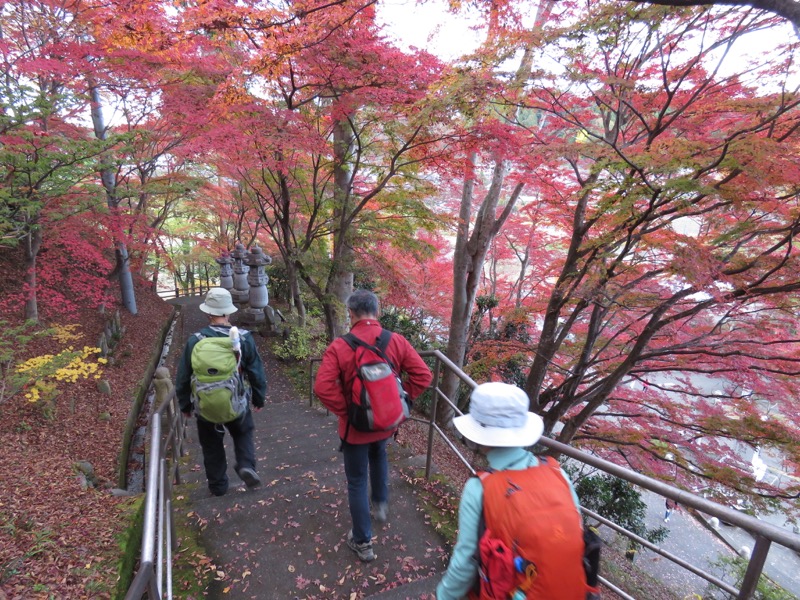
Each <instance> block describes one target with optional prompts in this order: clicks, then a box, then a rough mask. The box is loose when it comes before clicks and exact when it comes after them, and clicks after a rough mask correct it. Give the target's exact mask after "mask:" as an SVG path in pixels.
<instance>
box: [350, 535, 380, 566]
mask: <svg viewBox="0 0 800 600" xmlns="http://www.w3.org/2000/svg"><path fill="white" fill-rule="evenodd" d="M347 547H348V548H350V550H352V551H353V552H355V553H356V556H358V560H360V561H361V562H372V561H373V560H375V553H374V552H373V551H372V540H370V541H368V542H363V543H361V544H357V543H356V541H355V540H354V539H353V530H352V529H351V530H350V531H349V532H348V533H347Z"/></svg>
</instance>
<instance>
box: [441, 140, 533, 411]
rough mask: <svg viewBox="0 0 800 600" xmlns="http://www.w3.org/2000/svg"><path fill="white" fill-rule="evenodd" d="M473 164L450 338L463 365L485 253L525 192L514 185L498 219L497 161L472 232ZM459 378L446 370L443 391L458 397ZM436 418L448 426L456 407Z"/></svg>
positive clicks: (500, 174)
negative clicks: (470, 228)
mask: <svg viewBox="0 0 800 600" xmlns="http://www.w3.org/2000/svg"><path fill="white" fill-rule="evenodd" d="M469 161H470V164H469V166H468V169H467V171H468V172H467V173H466V174H465V180H464V189H463V192H462V195H461V210H460V212H459V225H458V233H457V235H456V247H455V252H454V259H453V308H452V311H451V314H450V329H449V336H448V340H447V353H446V354H447V358H449V359H450V360H451V361H453V363H454V364H455V365H456V366H457V367H459V368H461V367H462V366H463V365H464V357H465V355H466V351H467V341H468V340H467V338H468V333H469V326H470V320H471V318H472V311H473V308H474V305H475V296H476V294H477V292H478V284H479V283H480V280H481V272H482V270H483V264H484V261H485V259H486V253H487V252H488V251H489V246H490V245H491V243H492V240H493V239H494V237H495V236H496V235H497V233H498V232H499V231H500V228H501V227H502V226H503V223H505V221H506V219H507V218H508V216H509V215H510V214H511V211H512V210H513V208H514V205H515V204H516V201H517V199H518V198H519V196H520V194H521V193H522V188H523V184H521V183H519V184H517V186H516V187H515V188H514V191H513V192H512V194H511V197H510V198H509V200H508V203H507V204H506V206H505V207H504V208H503V212H502V213H501V215H500V216H499V217H497V218H495V212H496V210H497V206H498V204H499V200H500V193H501V191H502V186H503V183H504V182H505V176H506V166H505V164H504V163H503V161H497V162H495V166H494V171H493V173H492V183H491V185H490V186H489V190H488V191H487V192H486V196H485V197H484V199H483V201H482V202H481V206H480V209H479V210H478V214H477V215H476V217H475V224H474V227H473V230H472V234H471V235H470V234H469V224H470V215H471V212H472V198H473V188H474V173H473V172H471V171H474V165H475V161H476V157H475V156H474V155H473V156H471V157H470V159H469ZM458 386H459V378H458V377H457V376H456V375H455V374H454V373H452V372H451V371H446V372H445V374H444V377H443V379H442V391H443V392H444V394H445V395H446V396H447V397H448V398H450V399H451V400H456V399H457V396H456V394H457V393H458ZM436 413H437V414H436V419H437V421H438V423H439V425H440V426H442V427H449V426H450V424H451V422H452V420H453V416H454V411H453V409H452V408H451V407H450V406H449V405H448V404H446V403H444V402H442V403H440V404H439V405H438V406H437V410H436Z"/></svg>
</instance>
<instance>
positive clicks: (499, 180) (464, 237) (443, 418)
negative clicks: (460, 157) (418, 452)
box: [436, 0, 553, 427]
mask: <svg viewBox="0 0 800 600" xmlns="http://www.w3.org/2000/svg"><path fill="white" fill-rule="evenodd" d="M552 8H553V1H552V0H547V1H546V2H544V3H542V5H540V7H539V9H538V10H537V13H536V19H535V21H534V24H533V30H532V31H533V33H535V32H536V31H538V30H539V29H541V27H542V26H543V25H544V23H545V22H546V21H547V20H548V19H549V18H550V14H551V12H552ZM490 33H491V32H490ZM536 37H537V36H535V35H531V36H530V37H529V41H528V42H527V43H526V45H525V49H524V52H523V56H522V59H521V61H520V65H519V67H518V68H517V71H516V73H515V75H514V83H513V84H512V89H514V88H519V89H522V88H523V87H524V85H525V83H526V82H527V80H528V78H529V77H530V74H531V70H532V65H533V44H534V43H535V39H536ZM514 110H515V108H514V105H513V103H512V104H511V105H510V106H509V108H508V109H507V112H508V113H509V116H510V115H511V113H512V112H513V111H514ZM476 161H477V157H476V155H474V154H473V155H472V156H470V158H469V164H468V165H467V172H466V173H465V179H464V190H463V193H462V196H461V209H460V212H459V224H458V233H457V236H456V247H455V253H454V259H453V309H452V313H451V317H450V330H449V336H448V340H447V358H449V359H450V360H451V361H453V363H455V364H456V366H458V367H459V368H461V367H463V365H464V357H465V354H466V351H467V341H468V332H469V327H470V319H471V318H472V311H473V307H474V304H475V295H476V293H477V290H478V284H479V283H480V277H481V272H482V270H483V263H484V260H485V259H486V253H487V251H488V250H489V246H490V245H491V243H492V240H493V239H494V237H495V236H496V235H497V234H498V233H499V231H500V228H501V227H502V226H503V223H505V221H506V219H507V218H508V216H509V215H510V214H511V211H512V209H513V208H514V204H515V203H516V201H517V198H519V195H520V194H521V193H522V188H523V184H521V183H519V184H517V186H516V187H515V189H514V191H513V192H512V194H511V197H510V198H509V200H508V203H507V204H506V206H505V208H504V209H503V212H502V214H501V215H500V216H499V217H498V218H497V219H495V211H496V209H497V206H498V201H499V199H500V193H501V191H502V186H503V183H504V182H505V175H506V166H505V164H503V162H502V161H495V165H494V172H493V173H492V181H491V185H490V187H489V190H488V191H487V193H486V196H485V197H484V199H483V201H482V203H481V206H480V208H479V209H478V214H477V215H476V217H475V225H474V228H473V231H472V234H471V235H470V233H469V226H470V215H471V212H472V196H473V187H474V183H473V178H474V177H475V173H474V169H475V165H476ZM458 386H459V379H458V377H456V376H455V375H454V374H452V373H450V372H449V371H446V372H445V374H444V377H443V378H442V390H443V392H444V393H445V394H446V395H447V397H448V398H450V399H453V400H455V399H456V394H457V392H458ZM436 413H437V414H436V419H437V422H438V423H439V425H440V426H441V427H450V425H451V423H452V420H453V416H454V411H453V410H452V408H450V407H449V406H448V405H447V404H445V403H444V402H441V403H439V404H438V406H437V410H436Z"/></svg>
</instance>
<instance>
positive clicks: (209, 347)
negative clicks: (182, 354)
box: [192, 333, 250, 423]
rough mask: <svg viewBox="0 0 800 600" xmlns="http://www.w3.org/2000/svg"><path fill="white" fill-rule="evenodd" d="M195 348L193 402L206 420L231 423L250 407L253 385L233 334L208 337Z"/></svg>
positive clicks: (193, 349)
mask: <svg viewBox="0 0 800 600" xmlns="http://www.w3.org/2000/svg"><path fill="white" fill-rule="evenodd" d="M195 335H196V336H197V337H199V338H200V341H199V342H197V343H196V344H195V345H194V348H192V401H193V402H194V405H195V410H196V411H197V414H199V415H200V416H201V417H202V418H203V419H205V420H206V421H210V422H212V423H228V422H229V421H233V420H235V419H237V418H238V417H240V416H241V415H242V414H243V413H244V411H245V410H246V409H247V403H248V401H249V393H248V392H249V390H250V386H249V385H248V384H247V382H246V381H244V380H243V379H242V376H241V373H240V371H239V360H240V356H239V353H237V352H234V350H233V342H232V340H231V338H230V337H228V336H225V337H205V336H204V335H203V334H202V333H196V334H195Z"/></svg>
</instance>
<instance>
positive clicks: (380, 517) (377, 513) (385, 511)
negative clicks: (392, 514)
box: [372, 502, 389, 523]
mask: <svg viewBox="0 0 800 600" xmlns="http://www.w3.org/2000/svg"><path fill="white" fill-rule="evenodd" d="M372 518H374V519H375V520H376V521H377V522H378V523H386V521H388V520H389V503H388V502H376V503H375V504H374V505H373V506H372Z"/></svg>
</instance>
